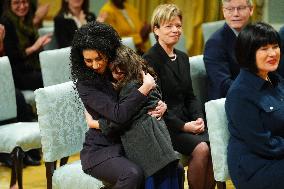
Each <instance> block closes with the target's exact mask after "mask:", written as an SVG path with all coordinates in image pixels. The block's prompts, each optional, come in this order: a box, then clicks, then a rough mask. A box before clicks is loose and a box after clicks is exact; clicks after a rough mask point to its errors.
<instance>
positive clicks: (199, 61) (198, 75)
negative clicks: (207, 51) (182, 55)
mask: <svg viewBox="0 0 284 189" xmlns="http://www.w3.org/2000/svg"><path fill="white" fill-rule="evenodd" d="M189 64H190V76H191V80H192V88H193V92H194V94H195V96H196V97H197V98H198V99H199V100H200V102H201V103H202V105H204V103H205V102H206V101H207V100H208V94H207V74H206V70H205V66H204V61H203V55H197V56H192V57H189Z"/></svg>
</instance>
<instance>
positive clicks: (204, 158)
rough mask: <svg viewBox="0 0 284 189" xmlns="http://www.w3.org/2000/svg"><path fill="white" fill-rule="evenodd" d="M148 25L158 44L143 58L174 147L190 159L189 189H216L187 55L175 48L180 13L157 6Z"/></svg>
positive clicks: (177, 39) (180, 25) (180, 30)
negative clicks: (154, 81) (163, 108)
mask: <svg viewBox="0 0 284 189" xmlns="http://www.w3.org/2000/svg"><path fill="white" fill-rule="evenodd" d="M151 26H152V29H153V32H154V34H155V37H156V39H157V43H156V44H155V45H154V46H153V47H152V48H151V49H150V50H149V51H148V52H147V53H146V54H145V55H144V58H145V59H146V60H147V61H148V63H149V65H150V66H152V67H153V68H154V70H155V72H156V73H157V76H158V81H157V84H158V85H159V87H160V88H161V91H162V97H163V101H165V103H166V104H167V107H168V111H167V113H166V114H165V116H164V120H165V122H166V125H167V126H168V129H169V133H170V135H171V139H172V143H173V147H174V149H175V150H176V151H178V152H180V153H181V154H184V155H187V156H189V161H188V167H189V169H188V172H187V180H188V184H189V188H195V189H211V188H214V186H215V181H214V178H213V167H212V160H211V155H210V148H209V144H208V143H209V138H208V132H207V128H206V125H205V121H204V115H203V109H202V106H201V104H200V102H199V101H198V100H197V98H196V96H195V95H194V93H193V89H192V84H191V76H190V66H189V60H188V56H187V54H185V53H184V52H182V51H179V50H177V49H175V45H176V44H177V43H178V41H179V39H180V36H181V33H182V13H181V10H180V9H179V8H178V7H177V6H176V5H174V4H164V5H160V6H158V7H157V8H156V9H155V10H154V12H153V15H152V21H151Z"/></svg>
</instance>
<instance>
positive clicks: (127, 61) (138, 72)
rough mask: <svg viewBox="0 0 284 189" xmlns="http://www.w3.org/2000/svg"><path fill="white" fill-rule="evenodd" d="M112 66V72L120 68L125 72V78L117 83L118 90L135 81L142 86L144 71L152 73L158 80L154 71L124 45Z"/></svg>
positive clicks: (118, 51)
mask: <svg viewBox="0 0 284 189" xmlns="http://www.w3.org/2000/svg"><path fill="white" fill-rule="evenodd" d="M111 64H112V67H111V70H112V71H114V70H115V69H117V68H119V69H120V70H121V71H122V72H124V78H123V79H122V80H119V81H117V83H116V85H115V88H116V89H117V90H120V89H121V88H122V87H123V86H125V85H126V84H127V83H129V82H130V81H133V80H134V81H138V82H139V83H141V84H142V83H143V77H142V71H144V72H145V73H150V74H151V75H152V76H153V77H154V78H156V74H155V72H154V70H153V69H152V68H151V67H149V66H148V65H147V62H146V61H145V60H144V59H143V58H142V57H141V56H139V55H138V54H137V53H136V52H135V51H134V50H132V49H131V48H129V47H127V46H124V45H121V46H120V47H119V48H118V49H117V52H116V57H115V59H114V60H113V61H112V62H111Z"/></svg>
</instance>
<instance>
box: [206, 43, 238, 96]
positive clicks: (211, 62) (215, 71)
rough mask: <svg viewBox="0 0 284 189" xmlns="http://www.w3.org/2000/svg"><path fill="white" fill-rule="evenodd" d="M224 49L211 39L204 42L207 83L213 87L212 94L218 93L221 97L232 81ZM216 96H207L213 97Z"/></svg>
mask: <svg viewBox="0 0 284 189" xmlns="http://www.w3.org/2000/svg"><path fill="white" fill-rule="evenodd" d="M226 56H227V53H226V51H225V47H224V46H223V45H222V44H220V41H217V40H215V39H213V38H211V39H209V40H208V41H207V42H206V45H205V50H204V63H205V68H206V72H207V75H208V78H209V81H210V82H211V83H212V86H214V88H215V90H214V91H208V93H212V92H213V93H214V92H216V91H218V93H219V94H221V96H226V94H227V91H228V89H229V88H230V86H231V84H232V82H233V79H232V75H231V72H230V68H229V62H228V58H227V57H226ZM215 95H216V94H213V95H209V96H215Z"/></svg>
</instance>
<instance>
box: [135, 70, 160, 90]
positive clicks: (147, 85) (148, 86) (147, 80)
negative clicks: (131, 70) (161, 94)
mask: <svg viewBox="0 0 284 189" xmlns="http://www.w3.org/2000/svg"><path fill="white" fill-rule="evenodd" d="M142 77H143V84H142V86H141V87H139V89H138V90H139V91H140V92H141V93H142V94H144V95H147V94H148V93H149V92H150V91H151V90H152V89H154V88H155V87H156V82H155V79H154V78H153V76H151V74H149V73H147V74H145V73H144V72H142Z"/></svg>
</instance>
